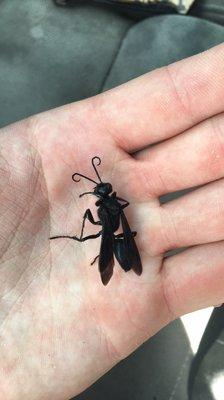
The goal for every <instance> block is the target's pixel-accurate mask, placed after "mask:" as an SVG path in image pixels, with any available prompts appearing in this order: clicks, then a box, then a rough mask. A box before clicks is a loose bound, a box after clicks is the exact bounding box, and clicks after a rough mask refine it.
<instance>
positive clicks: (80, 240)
mask: <svg viewBox="0 0 224 400" xmlns="http://www.w3.org/2000/svg"><path fill="white" fill-rule="evenodd" d="M101 234H102V231H99V232H98V233H96V234H95V235H89V236H85V237H80V238H78V237H77V236H64V235H63V236H52V237H50V239H58V238H68V239H73V240H77V242H85V241H86V240H89V239H96V238H98V237H99V236H100V235H101Z"/></svg>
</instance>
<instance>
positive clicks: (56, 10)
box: [0, 0, 224, 400]
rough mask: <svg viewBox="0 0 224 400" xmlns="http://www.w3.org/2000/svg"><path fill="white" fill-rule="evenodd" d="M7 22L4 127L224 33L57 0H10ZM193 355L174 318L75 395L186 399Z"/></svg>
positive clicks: (1, 52) (0, 76)
mask: <svg viewBox="0 0 224 400" xmlns="http://www.w3.org/2000/svg"><path fill="white" fill-rule="evenodd" d="M206 1H207V0H206ZM0 20H1V24H0V126H4V125H6V124H9V123H11V122H14V121H17V120H19V119H22V118H25V117H27V116H29V115H32V114H34V113H38V112H41V111H44V110H48V109H50V108H53V107H56V106H59V105H63V104H65V103H68V102H71V101H76V100H79V99H83V98H86V97H89V96H92V95H94V94H97V93H99V92H100V91H102V90H107V89H109V88H111V87H115V86H117V85H119V84H120V83H123V82H126V81H128V80H130V79H132V78H134V77H136V76H138V75H141V74H143V73H145V72H147V71H150V70H153V69H154V68H157V67H160V66H162V65H165V64H169V63H170V62H173V61H176V60H179V59H182V58H185V57H187V56H189V55H192V54H196V53H198V52H200V51H202V50H206V49H208V48H209V47H211V46H214V45H216V44H218V43H220V42H222V41H223V37H224V36H223V34H224V28H223V27H222V26H221V25H216V24H214V23H212V22H208V21H205V20H202V19H197V18H194V17H189V16H186V17H183V16H175V15H170V16H168V15H167V16H157V17H151V18H147V19H145V20H143V21H140V22H138V23H135V22H134V21H133V20H131V19H128V18H126V17H122V16H119V15H118V14H116V13H115V12H112V11H109V10H108V9H104V8H100V7H96V6H95V7H92V6H87V5H86V6H77V7H75V8H72V9H66V8H64V9H62V8H60V7H55V6H54V5H53V3H52V1H51V0H19V1H18V0H10V1H8V0H3V1H2V2H0ZM174 195H175V194H174ZM169 199H170V197H168V200H169ZM191 358H192V353H191V349H190V346H189V343H188V340H187V337H186V334H185V331H184V328H183V326H182V324H181V321H175V322H173V323H172V324H170V325H169V326H168V327H166V328H165V329H163V330H162V331H161V332H159V333H158V334H157V335H156V336H155V337H153V338H152V339H150V340H149V341H148V342H147V343H145V344H144V345H143V346H142V347H141V348H140V349H138V350H137V351H136V352H135V353H134V354H132V355H131V356H130V357H128V358H127V359H126V360H124V361H123V362H121V363H120V364H119V365H117V366H116V367H114V368H113V370H112V371H110V372H109V373H107V374H106V375H105V376H104V377H103V378H101V379H100V380H99V381H98V382H97V383H95V384H94V385H93V386H92V387H91V388H90V389H88V390H87V391H86V392H85V393H83V394H81V395H80V396H78V397H77V398H76V399H80V400H81V399H82V400H84V399H88V400H95V399H97V400H101V399H105V398H106V399H108V400H110V399H111V400H112V399H115V398H116V399H122V400H123V399H132V400H135V399H136V400H146V399H147V400H187V377H188V370H189V364H190V361H191ZM203 379H204V378H203V376H202V380H201V382H202V383H203ZM199 385H200V382H199ZM197 393H201V391H200V387H199V391H197ZM197 393H196V395H195V400H199V397H197ZM203 400H206V398H205V397H203Z"/></svg>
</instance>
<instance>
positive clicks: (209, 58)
mask: <svg viewBox="0 0 224 400" xmlns="http://www.w3.org/2000/svg"><path fill="white" fill-rule="evenodd" d="M94 100H95V101H96V104H97V107H96V109H97V110H98V112H99V114H98V115H99V116H100V123H101V124H104V125H105V131H106V132H109V133H110V134H111V135H112V136H113V138H114V139H115V141H116V142H117V144H118V145H119V147H121V148H122V149H124V150H126V151H128V152H131V151H137V150H140V149H141V148H143V147H145V146H147V145H150V144H152V143H156V142H158V141H161V140H164V139H167V138H170V137H172V136H175V135H177V134H179V133H181V132H183V131H185V130H186V129H188V128H190V127H192V126H194V125H195V124H197V123H199V122H201V121H203V120H205V119H207V118H208V117H210V116H213V115H215V114H218V113H220V112H222V111H223V109H224V45H219V46H216V47H213V48H212V49H210V50H208V51H205V52H203V53H200V54H197V55H196V56H193V57H189V58H187V59H185V60H181V61H178V62H176V63H174V64H171V65H169V66H166V67H163V68H160V69H157V70H155V71H153V72H150V73H146V74H144V75H142V76H140V77H138V78H136V79H133V80H132V81H129V82H128V83H125V84H122V85H120V86H118V87H116V88H114V89H111V90H109V91H107V92H104V93H102V94H100V95H97V96H95V98H94Z"/></svg>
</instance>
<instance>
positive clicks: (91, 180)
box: [72, 172, 97, 185]
mask: <svg viewBox="0 0 224 400" xmlns="http://www.w3.org/2000/svg"><path fill="white" fill-rule="evenodd" d="M75 176H81V178H85V179H87V180H88V181H90V182H93V183H95V184H96V185H97V182H96V181H94V180H93V179H91V178H88V176H85V175H82V174H79V173H78V172H76V173H75V174H73V175H72V179H73V181H74V182H79V181H80V179H75Z"/></svg>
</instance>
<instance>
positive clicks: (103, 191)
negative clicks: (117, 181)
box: [94, 182, 113, 197]
mask: <svg viewBox="0 0 224 400" xmlns="http://www.w3.org/2000/svg"><path fill="white" fill-rule="evenodd" d="M112 190H113V188H112V185H111V184H110V183H103V182H101V183H98V184H97V186H96V187H95V188H94V193H96V194H98V195H100V196H101V197H106V196H108V194H110V193H111V192H112Z"/></svg>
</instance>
